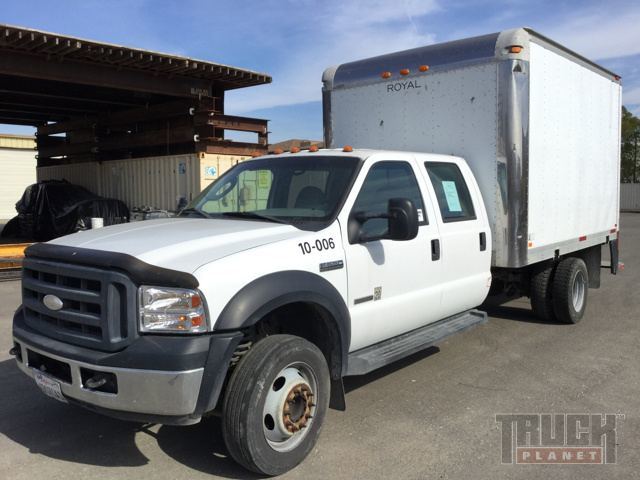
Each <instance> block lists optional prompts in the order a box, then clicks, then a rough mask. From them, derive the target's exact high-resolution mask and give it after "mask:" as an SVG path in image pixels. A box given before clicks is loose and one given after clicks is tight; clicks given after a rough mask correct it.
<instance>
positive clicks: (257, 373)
mask: <svg viewBox="0 0 640 480" xmlns="http://www.w3.org/2000/svg"><path fill="white" fill-rule="evenodd" d="M329 389H330V379H329V369H328V367H327V363H326V360H325V357H324V355H323V354H322V352H321V351H320V350H319V349H318V347H316V346H315V345H313V344H312V343H310V342H308V341H307V340H305V339H303V338H300V337H295V336H292V335H271V336H268V337H266V338H264V339H263V340H260V341H259V342H258V343H256V344H255V345H254V346H253V347H252V348H251V350H249V352H247V354H246V355H245V356H244V357H243V359H242V360H241V362H240V363H239V364H238V366H237V367H236V369H235V370H234V372H233V374H232V375H231V378H230V380H229V384H228V386H227V389H226V392H225V398H224V403H223V407H222V417H223V419H222V432H223V436H224V441H225V444H226V446H227V449H228V450H229V453H230V454H231V456H232V457H233V458H234V459H235V460H236V461H237V462H238V463H239V464H241V465H242V466H244V467H245V468H247V469H248V470H252V471H254V472H257V473H260V474H264V475H279V474H282V473H285V472H287V471H289V470H291V469H292V468H294V467H295V466H296V465H298V464H299V463H300V462H302V461H303V460H304V459H305V458H306V456H307V455H308V454H309V452H310V451H311V450H312V449H313V447H314V445H315V443H316V441H317V439H318V436H319V434H320V429H321V427H322V422H323V420H324V417H325V415H326V412H327V409H328V407H329V393H330V392H329Z"/></svg>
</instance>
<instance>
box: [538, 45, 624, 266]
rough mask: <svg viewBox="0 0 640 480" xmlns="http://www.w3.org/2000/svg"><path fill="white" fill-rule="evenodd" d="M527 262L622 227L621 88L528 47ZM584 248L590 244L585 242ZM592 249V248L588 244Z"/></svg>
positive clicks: (565, 60)
mask: <svg viewBox="0 0 640 480" xmlns="http://www.w3.org/2000/svg"><path fill="white" fill-rule="evenodd" d="M530 48H531V52H530V58H531V62H530V129H529V132H530V137H529V173H528V190H529V199H528V210H529V211H528V261H529V263H533V262H535V261H538V260H540V259H544V258H548V257H549V256H552V255H553V251H554V250H555V247H556V246H557V245H563V251H561V252H560V253H561V254H562V253H567V252H568V251H571V250H572V249H573V250H577V249H579V248H582V245H581V244H580V241H579V239H580V238H581V237H584V236H587V237H590V236H591V239H592V240H595V238H594V237H596V236H599V237H601V239H604V235H605V234H608V233H609V231H610V229H613V228H616V227H617V225H618V215H619V214H618V211H619V169H620V93H621V92H620V85H619V84H618V83H616V82H614V81H612V80H611V79H608V78H606V77H605V76H603V75H600V74H598V73H596V72H594V71H592V70H589V69H587V68H585V67H584V66H581V65H580V64H578V63H576V62H573V61H571V59H569V58H567V57H566V56H561V55H559V54H557V53H555V52H553V51H551V50H549V49H547V48H545V47H544V46H542V45H538V44H536V43H534V42H531V44H530ZM583 241H584V240H583ZM589 243H591V242H589Z"/></svg>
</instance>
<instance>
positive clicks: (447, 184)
mask: <svg viewBox="0 0 640 480" xmlns="http://www.w3.org/2000/svg"><path fill="white" fill-rule="evenodd" d="M442 190H444V195H445V197H446V199H447V206H448V207H449V211H450V212H461V211H462V207H461V206H460V197H458V189H457V188H456V182H451V181H448V180H443V181H442Z"/></svg>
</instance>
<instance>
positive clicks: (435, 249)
mask: <svg viewBox="0 0 640 480" xmlns="http://www.w3.org/2000/svg"><path fill="white" fill-rule="evenodd" d="M431 260H432V261H434V262H435V261H436V260H440V240H438V239H437V238H434V239H433V240H431Z"/></svg>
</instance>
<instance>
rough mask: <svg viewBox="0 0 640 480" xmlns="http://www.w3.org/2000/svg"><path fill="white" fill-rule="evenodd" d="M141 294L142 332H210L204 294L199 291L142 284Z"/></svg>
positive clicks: (139, 291)
mask: <svg viewBox="0 0 640 480" xmlns="http://www.w3.org/2000/svg"><path fill="white" fill-rule="evenodd" d="M138 295H139V302H140V331H141V332H175V333H202V332H206V331H208V326H207V317H206V315H205V312H204V305H203V302H202V297H201V296H200V294H199V293H198V292H196V291H195V290H187V289H184V288H164V287H148V286H142V287H140V288H139V289H138Z"/></svg>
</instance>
